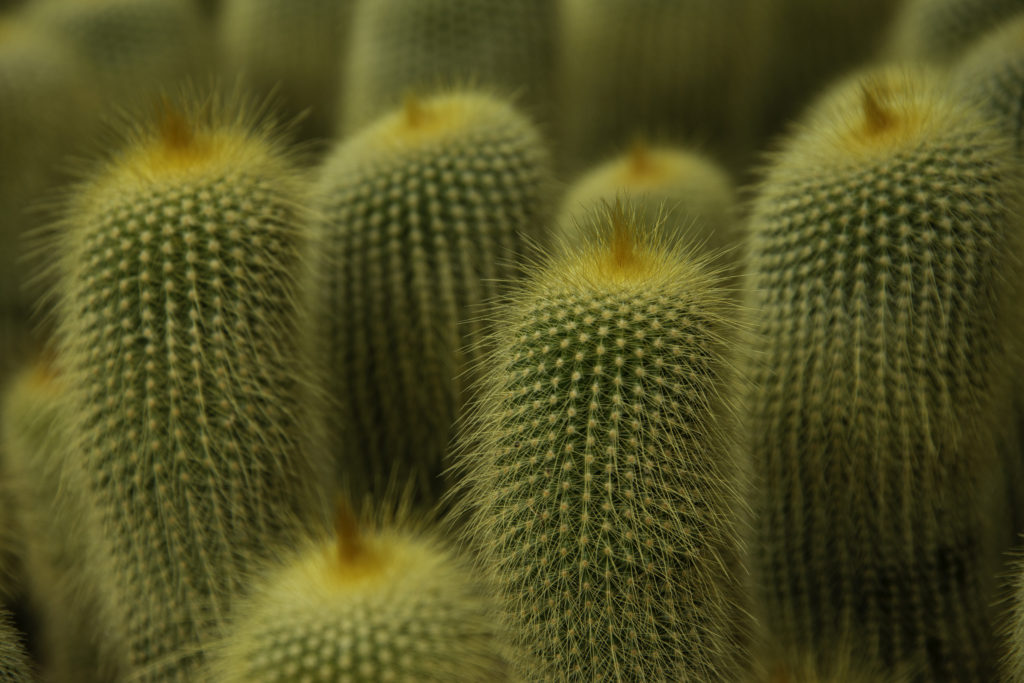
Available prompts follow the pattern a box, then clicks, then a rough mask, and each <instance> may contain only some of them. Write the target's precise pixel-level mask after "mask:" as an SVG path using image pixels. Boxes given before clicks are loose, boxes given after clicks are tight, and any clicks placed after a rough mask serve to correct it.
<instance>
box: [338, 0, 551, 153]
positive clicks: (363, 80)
mask: <svg viewBox="0 0 1024 683" xmlns="http://www.w3.org/2000/svg"><path fill="white" fill-rule="evenodd" d="M557 9H558V3H557V2H553V1H552V0H504V1H503V2H490V1H489V0H374V1H373V2H359V3H357V5H356V8H355V11H354V14H353V19H352V33H351V36H350V42H351V48H350V50H349V52H348V54H347V56H346V58H345V61H346V64H347V73H346V75H345V76H344V93H343V99H342V103H341V110H342V112H343V117H344V124H343V129H344V131H345V132H346V133H352V132H354V131H356V130H358V129H359V128H361V127H363V126H364V125H367V124H369V123H370V122H372V121H373V120H375V119H377V118H378V117H379V116H381V115H383V114H385V113H387V112H388V111H389V110H391V109H393V108H394V107H396V106H398V105H399V104H400V103H401V100H402V98H403V97H404V96H405V95H406V94H408V93H410V92H412V93H414V94H417V95H421V96H423V95H431V94H434V93H436V92H438V91H441V90H450V89H451V88H453V87H465V86H466V85H470V86H473V87H478V88H485V89H490V90H500V91H501V92H504V93H507V94H509V95H512V94H517V95H519V96H521V99H522V101H521V102H520V103H519V105H520V106H521V107H522V108H523V110H524V111H525V112H526V113H527V114H528V115H529V116H530V117H531V118H533V119H534V120H536V121H539V123H540V124H541V125H542V126H543V125H546V124H547V123H548V116H549V114H550V101H551V99H552V96H553V93H552V91H551V88H552V81H551V71H552V69H553V67H554V63H555V50H556V42H555V41H556V33H557V28H556V21H557Z"/></svg>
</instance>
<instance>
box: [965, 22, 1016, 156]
mask: <svg viewBox="0 0 1024 683" xmlns="http://www.w3.org/2000/svg"><path fill="white" fill-rule="evenodd" d="M950 80H951V83H952V85H951V88H952V89H954V90H955V91H956V92H957V93H958V94H959V95H960V96H961V97H962V98H963V99H964V100H965V101H967V102H971V103H981V105H982V106H983V107H984V109H985V111H986V113H987V114H988V115H990V116H991V117H992V118H993V119H994V120H995V121H996V123H997V124H998V125H999V126H1000V127H1001V128H1002V129H1003V130H1004V131H1005V132H1006V134H1007V135H1009V136H1011V137H1012V138H1013V139H1014V141H1015V142H1016V145H1017V151H1018V153H1020V152H1024V108H1022V107H1021V100H1022V99H1024V12H1021V13H1019V14H1017V15H1015V18H1013V19H1011V20H1009V21H1007V22H1005V24H1003V25H1002V26H1000V27H999V28H997V29H996V30H994V31H991V32H989V33H987V34H985V35H984V36H982V38H981V39H979V40H978V41H977V42H976V43H975V44H974V45H973V46H972V47H970V48H969V49H968V50H967V51H966V52H965V53H964V56H963V58H962V59H961V60H960V61H959V62H958V63H957V64H956V65H955V66H954V67H953V69H952V73H951V75H950Z"/></svg>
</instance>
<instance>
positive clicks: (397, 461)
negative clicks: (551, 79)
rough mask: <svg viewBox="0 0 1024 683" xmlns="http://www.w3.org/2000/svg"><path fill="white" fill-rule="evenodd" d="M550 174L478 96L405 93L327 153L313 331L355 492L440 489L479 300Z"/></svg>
mask: <svg viewBox="0 0 1024 683" xmlns="http://www.w3.org/2000/svg"><path fill="white" fill-rule="evenodd" d="M550 183H551V179H550V170H549V168H548V156H547V152H546V149H545V148H544V146H543V145H542V143H541V140H540V137H539V135H538V133H537V132H536V130H535V128H534V127H533V126H532V125H531V124H530V123H529V121H527V120H526V119H525V118H524V117H523V116H522V115H521V114H519V113H518V112H517V111H516V110H515V109H513V108H512V107H510V106H509V105H508V104H506V103H505V102H503V101H502V100H499V99H496V98H493V97H490V96H487V95H483V94H477V93H452V94H449V95H441V96H437V97H434V98H430V99H426V100H419V99H415V98H410V99H409V100H408V101H407V102H406V105H405V107H404V108H403V109H401V110H399V111H396V112H393V113H391V114H389V115H388V116H386V117H384V118H383V119H381V120H380V121H378V122H377V123H375V124H373V125H372V126H370V127H368V128H367V129H365V130H363V131H362V132H361V133H359V134H358V135H355V136H353V137H351V138H349V139H347V140H344V141H342V142H341V143H340V144H339V145H338V146H337V147H336V148H335V149H334V150H333V151H332V152H331V153H330V155H329V157H328V159H327V160H326V162H325V163H324V165H323V167H322V168H321V170H320V178H319V181H318V184H317V188H316V197H317V199H316V208H317V210H318V213H320V214H321V215H322V216H323V217H324V218H323V223H322V225H321V228H320V229H321V233H322V235H321V236H320V239H321V240H322V242H323V243H324V251H325V253H326V259H325V263H324V266H323V270H324V273H325V283H324V284H323V286H322V287H321V288H320V289H321V290H322V291H323V293H324V302H323V306H322V309H323V310H322V313H321V316H320V317H321V319H322V321H323V330H322V332H321V338H322V339H321V341H322V344H323V350H324V353H326V354H327V360H326V362H327V364H328V368H329V381H330V393H331V397H332V399H334V400H335V401H336V402H337V403H338V405H339V407H338V409H337V410H336V411H335V414H336V416H337V417H336V421H337V424H338V429H339V433H338V434H336V435H335V438H334V439H333V441H334V449H335V451H336V452H337V454H338V455H339V456H340V457H342V458H343V461H342V462H341V463H340V467H341V475H342V476H343V478H345V479H347V481H348V482H349V486H350V488H352V489H353V491H354V492H358V493H362V492H363V491H365V490H366V487H367V486H369V487H371V488H372V487H374V486H377V485H378V484H386V483H387V482H386V481H385V480H386V479H387V477H389V476H399V477H400V478H406V477H414V476H415V477H418V479H419V481H420V484H421V489H420V490H421V492H424V493H425V494H426V495H427V496H430V495H433V494H436V493H437V492H438V490H439V487H440V486H441V484H440V482H439V480H438V476H439V474H440V472H441V457H442V455H443V453H444V452H445V449H446V447H447V445H448V441H449V438H450V436H451V434H452V427H453V424H454V422H455V419H456V416H457V414H458V413H459V410H460V406H461V405H462V403H463V400H464V398H465V395H464V390H463V388H462V387H463V384H464V382H465V377H464V376H463V374H462V373H464V372H465V371H466V370H467V368H470V367H472V365H473V363H474V359H475V358H476V357H477V353H476V346H477V345H478V343H479V342H480V340H481V323H480V320H479V319H480V317H481V316H482V315H484V314H485V313H486V310H485V309H484V308H483V306H484V305H485V304H486V303H487V302H489V301H490V300H491V299H493V298H495V297H496V296H497V295H498V294H500V293H501V291H502V286H503V283H504V282H505V281H507V280H509V279H510V278H513V277H515V276H516V275H517V274H518V272H519V271H518V263H519V261H520V260H521V258H522V255H523V253H524V250H525V244H526V240H527V239H528V238H532V239H533V240H535V241H539V240H540V239H542V237H543V234H542V233H541V230H542V229H543V228H544V227H545V226H544V221H545V220H546V213H547V208H548V203H549V200H548V197H547V194H548V190H549V184H550ZM350 443H351V444H357V445H358V448H355V449H350V448H349V447H348V445H347V444H350ZM355 458H359V460H358V461H356V460H355Z"/></svg>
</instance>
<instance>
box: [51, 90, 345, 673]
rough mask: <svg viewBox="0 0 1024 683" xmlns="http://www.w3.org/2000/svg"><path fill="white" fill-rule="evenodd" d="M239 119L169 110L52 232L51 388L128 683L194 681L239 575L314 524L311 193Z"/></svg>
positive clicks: (269, 141)
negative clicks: (81, 476) (60, 399)
mask: <svg viewBox="0 0 1024 683" xmlns="http://www.w3.org/2000/svg"><path fill="white" fill-rule="evenodd" d="M243 111H244V108H243V107H242V106H241V105H236V104H232V103H231V102H225V101H224V100H221V99H220V98H218V97H210V98H209V99H207V100H206V101H200V100H199V99H197V98H192V99H189V100H187V101H186V102H185V104H182V105H181V106H180V107H178V106H176V105H173V106H172V105H169V106H168V107H167V108H166V111H165V112H164V114H163V115H162V116H161V118H160V123H159V125H156V126H145V125H140V126H139V130H138V131H137V132H136V133H135V135H134V136H133V137H132V139H131V140H130V142H129V143H128V144H127V145H126V146H125V148H124V149H122V150H121V151H120V152H118V153H117V154H115V155H113V156H112V158H111V159H110V160H109V161H108V162H107V163H106V165H105V166H104V167H101V168H100V169H98V170H97V171H96V172H95V173H94V174H93V176H92V177H90V178H88V179H86V180H85V181H84V182H83V183H82V184H81V186H80V187H79V188H78V189H77V191H76V192H75V193H74V195H73V196H72V197H71V199H70V200H69V202H68V208H67V214H66V215H67V218H66V224H65V225H64V226H63V230H62V231H61V233H62V238H61V240H62V241H61V243H60V247H61V260H60V262H59V266H60V271H61V272H60V278H59V280H58V290H57V295H58V297H59V312H60V319H59V321H58V335H59V347H58V358H59V362H60V364H59V369H60V371H61V372H62V374H63V375H64V377H65V378H66V380H65V381H66V383H67V384H66V386H67V387H68V393H69V395H68V412H69V429H70V430H71V433H72V434H73V435H75V441H74V448H75V449H76V451H77V452H78V453H80V457H81V458H82V460H83V465H82V466H83V467H84V468H85V478H86V479H87V482H86V483H85V485H84V489H85V493H86V495H87V496H88V499H87V504H88V506H89V508H90V509H92V510H94V511H95V514H96V516H97V520H98V521H97V522H96V528H95V529H94V530H92V531H91V532H90V534H89V541H90V543H91V544H95V546H94V547H97V548H99V550H98V551H96V555H97V556H98V557H102V558H104V566H103V567H102V568H101V569H100V570H99V571H97V574H98V575H100V577H101V580H102V584H101V585H100V586H99V587H98V589H97V590H98V591H99V592H100V596H101V599H102V601H103V612H104V617H105V618H106V619H107V620H108V628H110V629H111V630H112V631H113V632H114V633H115V634H116V638H117V642H118V643H119V645H120V646H122V647H121V649H122V656H123V657H124V659H125V660H126V661H125V662H124V665H125V666H126V670H127V673H126V675H129V676H134V678H133V680H160V681H164V680H191V679H190V676H191V675H192V674H193V673H194V671H195V667H196V666H198V664H199V663H200V662H201V660H202V651H201V644H202V643H203V641H204V639H205V638H207V637H209V636H210V634H211V633H213V634H215V633H216V632H217V629H218V628H219V626H220V625H221V624H222V623H223V620H224V617H225V615H226V613H227V611H228V610H229V608H230V606H231V604H232V602H233V600H234V598H235V597H236V596H237V594H240V593H241V592H243V586H242V585H241V584H242V583H243V581H244V578H245V575H246V573H247V572H248V571H249V570H250V568H251V567H252V566H254V565H255V563H258V562H260V561H262V559H263V558H264V556H265V555H266V554H267V553H269V552H271V550H270V549H271V548H279V547H280V546H282V545H284V544H286V542H287V539H290V538H293V537H294V535H295V534H296V533H299V532H300V531H303V530H309V529H315V528H317V524H318V523H323V521H324V512H325V508H324V507H323V500H324V498H323V496H324V495H325V493H326V492H324V491H323V490H322V488H321V487H322V486H323V485H324V484H323V482H324V474H325V473H327V474H329V464H328V463H327V461H326V458H325V457H324V454H323V453H322V445H321V444H320V443H319V441H320V440H321V439H320V437H318V434H320V431H321V430H320V428H319V427H318V419H317V417H316V416H317V413H318V412H319V410H318V407H317V404H316V403H315V402H314V401H313V400H312V399H313V398H315V396H313V394H315V393H316V392H315V386H314V385H313V382H312V372H311V370H310V365H311V362H312V348H310V347H311V344H312V332H311V328H310V325H311V319H310V313H309V310H308V301H304V299H305V298H306V297H308V296H309V294H308V292H307V288H308V286H309V285H310V278H311V276H312V269H311V263H312V260H311V259H312V254H311V253H309V252H310V250H311V249H312V248H313V244H312V234H311V232H312V231H311V226H310V225H309V222H308V218H307V216H306V212H305V210H304V209H303V208H302V207H303V206H304V205H305V203H306V201H307V196H308V191H309V187H308V183H307V177H306V174H305V173H304V172H302V171H300V170H298V168H297V166H296V165H295V163H294V160H293V159H292V158H291V157H290V156H289V155H288V154H287V153H286V152H285V151H284V148H283V145H282V144H281V142H280V141H279V140H278V139H277V138H276V137H275V135H274V132H273V130H272V128H270V127H268V126H266V125H257V124H256V123H255V122H254V121H252V120H251V119H252V117H251V116H248V115H245V114H244V113H241V112H243Z"/></svg>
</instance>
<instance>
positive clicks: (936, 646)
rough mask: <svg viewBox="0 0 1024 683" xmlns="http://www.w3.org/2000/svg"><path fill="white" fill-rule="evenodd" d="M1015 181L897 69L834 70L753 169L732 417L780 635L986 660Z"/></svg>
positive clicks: (1015, 286)
mask: <svg viewBox="0 0 1024 683" xmlns="http://www.w3.org/2000/svg"><path fill="white" fill-rule="evenodd" d="M1020 183H1021V177H1020V169H1019V167H1018V165H1017V161H1016V159H1015V158H1014V157H1013V155H1012V149H1011V148H1010V145H1009V144H1008V140H1007V139H1006V138H1004V137H1002V136H1000V135H999V134H998V132H997V131H993V130H991V129H990V128H988V127H986V125H985V122H984V120H983V119H981V118H979V117H978V116H977V115H976V114H975V113H974V112H973V111H972V110H970V109H968V108H965V107H963V106H961V104H960V103H959V102H957V101H956V100H955V99H953V98H951V97H949V96H948V95H947V94H946V93H945V92H944V90H943V82H942V80H941V79H940V78H939V77H938V76H937V75H934V74H931V73H930V72H923V71H922V72H918V71H909V70H908V71H904V70H900V69H896V68H891V69H884V70H880V71H872V72H870V73H867V74H858V75H856V76H853V77H851V79H850V80H848V81H844V82H842V83H840V84H838V85H836V86H835V89H834V90H832V91H831V92H830V93H828V94H827V95H826V96H825V97H824V99H823V100H822V101H820V102H819V103H818V104H817V105H816V106H815V107H814V108H813V110H812V111H811V112H810V113H809V114H808V115H807V117H806V119H805V121H804V122H803V124H802V125H801V126H800V127H799V129H798V130H797V131H796V132H795V133H794V134H793V135H792V137H791V138H790V139H789V140H788V141H787V143H786V145H785V146H784V148H783V150H782V152H780V154H779V156H778V158H776V159H775V161H774V164H773V165H772V167H771V168H770V169H769V170H768V173H767V175H766V177H765V180H764V181H763V184H762V186H761V188H760V192H759V195H758V197H757V199H756V200H755V202H754V207H753V211H752V216H751V219H750V226H751V232H752V242H751V258H750V268H751V271H752V279H753V282H752V283H751V285H750V289H749V290H748V291H749V292H750V293H751V296H752V297H753V298H752V301H751V302H750V310H751V311H753V318H754V320H753V326H754V329H755V331H756V333H757V334H758V339H757V341H756V342H754V345H755V346H756V348H759V349H763V354H762V355H761V357H759V358H758V359H756V360H757V362H753V361H752V363H751V370H750V374H751V378H752V379H753V382H754V387H755V389H754V390H753V391H752V394H751V398H750V402H749V406H748V409H747V412H748V414H749V423H748V428H747V431H748V435H749V436H748V443H749V448H750V450H751V453H752V456H753V464H754V467H755V471H756V474H757V478H758V479H757V481H758V483H757V485H756V486H755V490H756V491H757V492H758V495H757V497H756V499H755V518H756V520H757V522H756V524H757V527H758V531H757V534H756V536H755V538H756V543H755V547H756V552H755V556H756V559H755V561H754V565H755V573H756V575H757V578H758V580H759V582H760V591H761V596H760V601H761V606H762V610H763V615H762V617H763V619H764V620H765V625H766V627H767V628H768V629H769V630H770V631H771V632H772V634H773V636H774V637H776V638H778V640H779V642H780V643H782V644H783V645H784V646H785V647H787V648H794V649H797V650H801V649H802V650H803V651H805V652H806V651H811V652H814V653H815V654H817V655H819V656H821V657H822V658H823V659H825V660H827V658H828V656H829V653H830V652H831V651H832V650H833V649H834V648H835V646H836V644H837V643H839V642H845V643H848V644H850V645H851V646H852V647H854V649H855V651H856V652H857V653H858V655H859V656H862V657H863V658H865V659H866V660H868V661H871V660H874V661H877V662H879V663H880V664H882V665H885V666H894V665H900V664H909V665H913V666H920V667H922V668H923V670H924V671H925V672H926V675H927V676H928V678H927V680H957V681H975V680H977V681H985V680H991V676H992V674H993V664H994V659H993V651H994V648H993V644H994V639H993V633H992V630H991V622H990V619H989V616H990V615H989V613H988V605H989V602H990V600H991V599H992V597H993V592H992V589H993V585H992V584H993V582H994V576H995V571H996V565H995V561H996V560H997V559H998V554H999V552H1000V550H1001V548H1000V547H998V546H994V544H993V539H994V537H995V535H996V534H997V533H998V532H997V531H995V530H994V529H992V526H993V524H994V523H995V520H997V519H1005V515H1006V511H1005V510H1003V509H1000V503H1001V502H1002V501H1000V499H999V496H994V495H989V491H990V490H991V489H992V488H995V489H996V490H999V489H998V486H999V485H1001V483H1000V482H999V476H1000V473H1001V464H1000V453H999V451H998V443H999V440H1000V434H1001V432H1002V431H1003V430H1005V429H1007V428H1008V427H1009V426H1010V425H1011V424H1012V416H1011V414H1010V412H1009V408H1010V390H1011V386H1012V385H1011V384H1010V381H1011V377H1012V375H1011V374H1010V373H1008V369H1009V368H1011V367H1013V353H1014V348H1013V344H1014V339H1015V337H1016V336H1017V335H1018V334H1019V330H1020V328H1019V322H1020V317H1021V316H1020V314H1019V313H1018V312H1017V308H1018V303H1019V302H1018V300H1017V298H1016V296H1017V294H1018V291H1019V286H1020V284H1019V283H1020V277H1021V274H1020V269H1019V266H1018V260H1017V259H1016V257H1015V256H1014V254H1017V253H1019V249H1020V248H1021V242H1020V240H1021V237H1020V235H1019V227H1018V223H1017V221H1018V220H1019V210H1020V203H1019V199H1020V191H1021V189H1020V188H1021V185H1020ZM1015 457H1016V456H1015Z"/></svg>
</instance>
